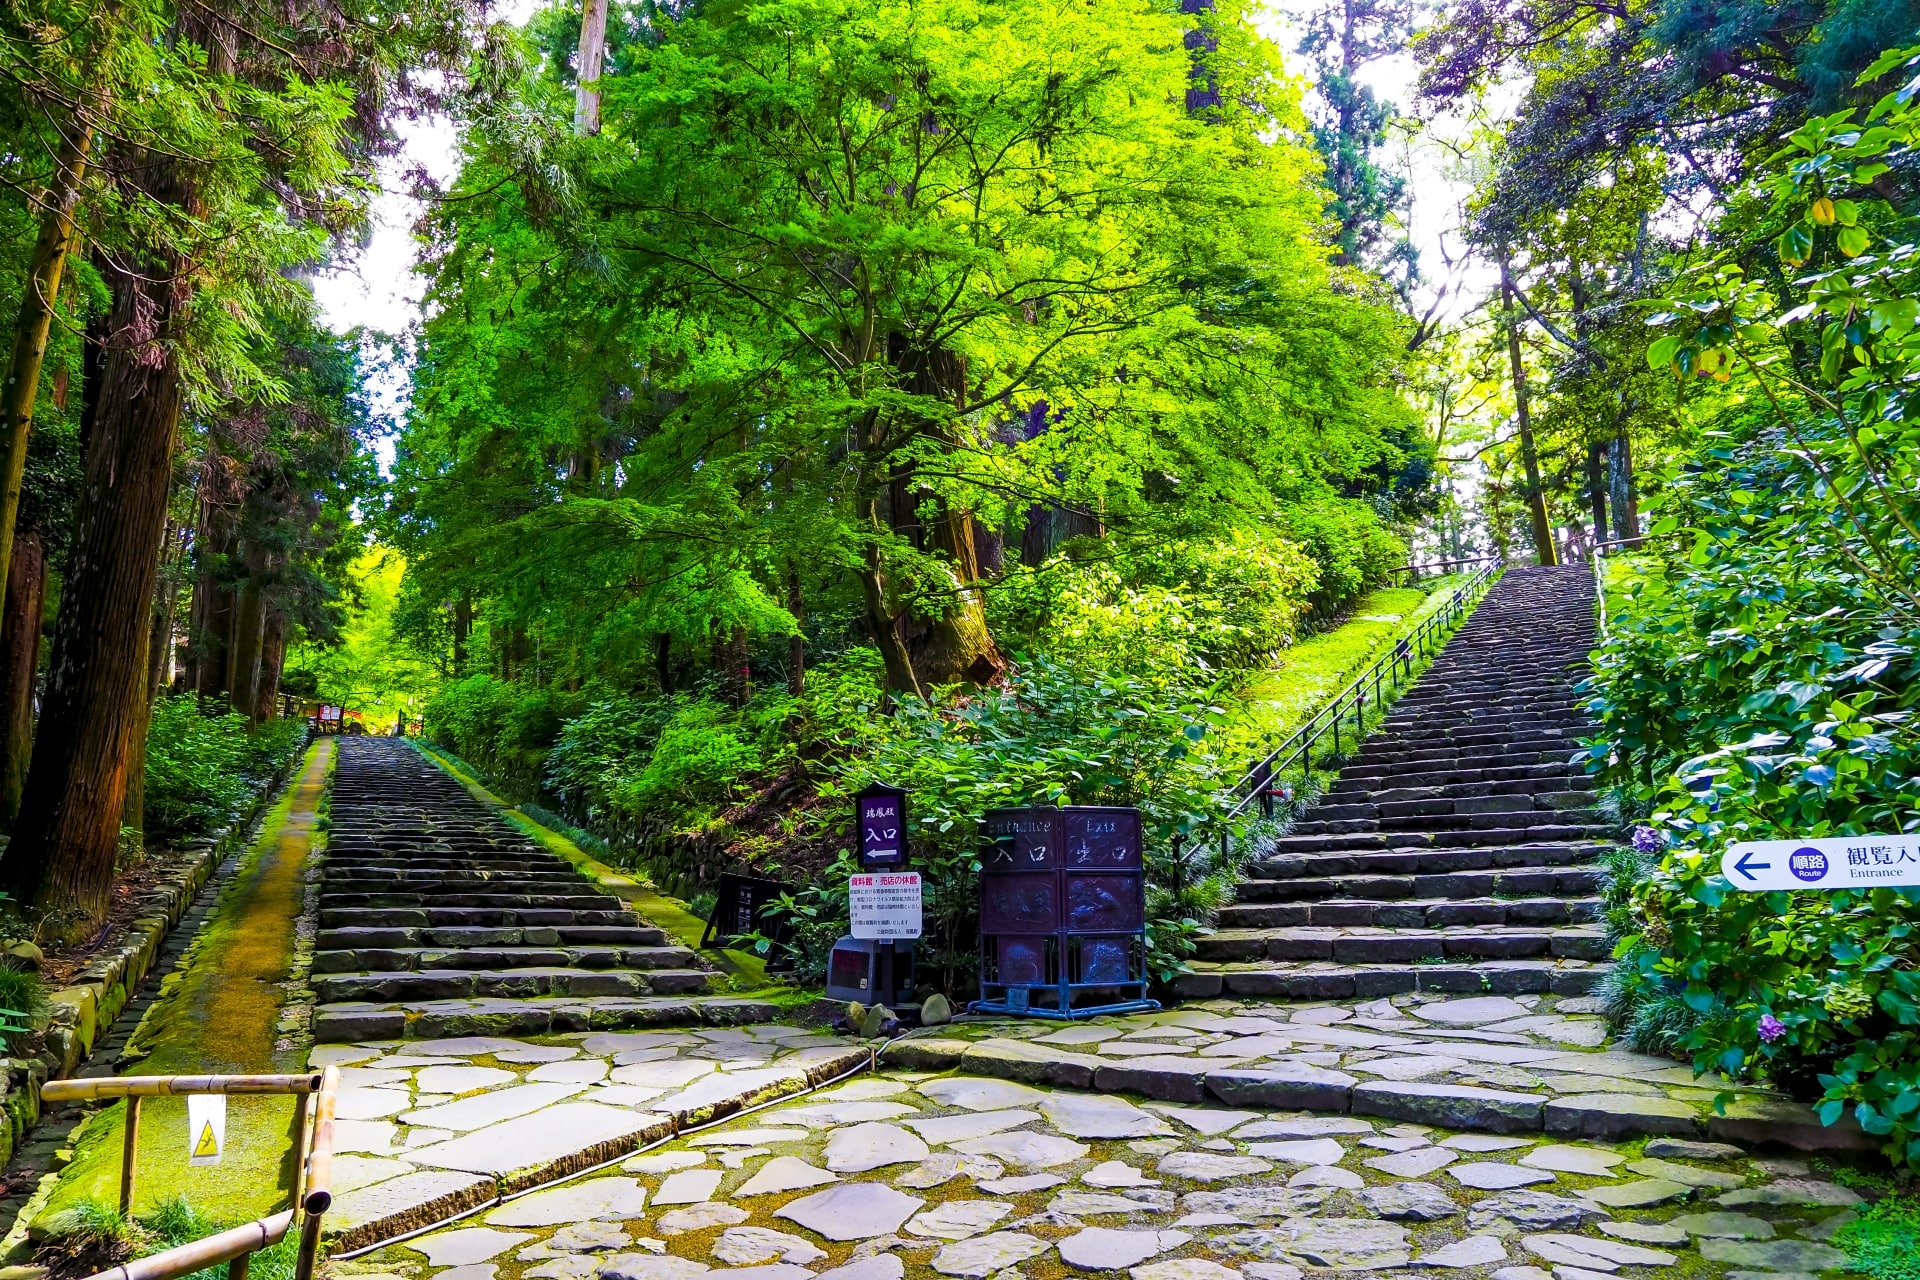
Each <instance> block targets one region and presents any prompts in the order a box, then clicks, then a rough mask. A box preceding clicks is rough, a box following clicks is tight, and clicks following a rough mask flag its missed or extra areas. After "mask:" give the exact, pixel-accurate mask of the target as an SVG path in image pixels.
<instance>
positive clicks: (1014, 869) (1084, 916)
mask: <svg viewBox="0 0 1920 1280" xmlns="http://www.w3.org/2000/svg"><path fill="white" fill-rule="evenodd" d="M983 826H984V828H985V830H984V837H985V838H984V841H983V847H982V849H981V853H980V999H979V1001H978V1002H977V1003H975V1005H974V1006H973V1007H974V1010H975V1011H976V1012H980V1013H1018V1014H1032V1015H1033V1016H1035V1017H1042V1018H1090V1017H1093V1016H1095V1015H1096V1014H1103V1013H1129V1012H1135V1011H1138V1010H1142V1009H1158V1008H1159V1007H1160V1005H1159V1003H1158V1002H1157V1001H1154V1000H1149V999H1147V966H1146V958H1147V957H1146V928H1147V918H1146V873H1145V869H1144V866H1143V864H1142V861H1141V856H1140V811H1139V810H1138V809H1118V808H1104V807H1097V806H1092V805H1085V806H1082V805H1075V806H1071V807H1068V808H1032V809H993V810H989V811H988V813H987V815H986V818H985V821H984V823H983Z"/></svg>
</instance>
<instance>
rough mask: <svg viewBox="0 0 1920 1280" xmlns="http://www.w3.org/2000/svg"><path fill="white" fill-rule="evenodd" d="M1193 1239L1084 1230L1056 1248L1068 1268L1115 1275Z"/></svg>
mask: <svg viewBox="0 0 1920 1280" xmlns="http://www.w3.org/2000/svg"><path fill="white" fill-rule="evenodd" d="M1191 1239H1193V1237H1192V1236H1190V1235H1188V1234H1187V1233H1186V1232H1184V1231H1113V1230H1109V1229H1108V1228H1106V1227H1084V1228H1082V1229H1081V1230H1080V1231H1078V1232H1076V1233H1075V1234H1073V1235H1070V1236H1068V1237H1067V1238H1066V1239H1064V1240H1061V1241H1059V1242H1058V1244H1057V1245H1056V1246H1055V1247H1056V1248H1058V1249H1059V1250H1060V1257H1061V1258H1062V1259H1063V1260H1064V1261H1065V1262H1066V1263H1067V1265H1068V1266H1072V1267H1079V1268H1080V1269H1081V1270H1082V1271H1117V1270H1119V1269H1121V1268H1123V1267H1132V1266H1135V1265H1137V1264H1139V1263H1142V1262H1145V1261H1146V1260H1147V1259H1148V1258H1151V1257H1153V1256H1155V1255H1156V1254H1162V1253H1165V1252H1167V1250H1169V1249H1178V1248H1179V1247H1180V1246H1181V1245H1183V1244H1185V1243H1187V1241H1189V1240H1191Z"/></svg>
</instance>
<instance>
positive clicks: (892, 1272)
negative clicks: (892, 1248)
mask: <svg viewBox="0 0 1920 1280" xmlns="http://www.w3.org/2000/svg"><path fill="white" fill-rule="evenodd" d="M906 1274H907V1264H906V1263H904V1262H902V1261H901V1260H900V1255H899V1254H896V1253H876V1254H874V1255H873V1256H872V1257H871V1258H861V1259H859V1260H858V1261H856V1262H849V1263H847V1265H845V1266H844V1267H835V1268H833V1269H832V1270H831V1271H822V1272H821V1273H820V1276H819V1280H902V1278H903V1277H904V1276H905V1275H906Z"/></svg>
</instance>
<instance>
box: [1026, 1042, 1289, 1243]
mask: <svg viewBox="0 0 1920 1280" xmlns="http://www.w3.org/2000/svg"><path fill="white" fill-rule="evenodd" d="M1042 1039H1045V1037H1042ZM1147 1106H1148V1108H1149V1109H1150V1110H1153V1111H1158V1112H1159V1113H1160V1114H1161V1115H1163V1116H1171V1117H1172V1118H1174V1119H1175V1120H1178V1121H1179V1122H1180V1123H1181V1124H1183V1125H1186V1126H1187V1128H1189V1129H1192V1130H1193V1131H1194V1132H1195V1133H1198V1134H1202V1135H1204V1136H1206V1137H1209V1138H1211V1137H1214V1136H1216V1135H1217V1134H1222V1133H1225V1132H1227V1131H1228V1130H1229V1129H1233V1128H1235V1127H1237V1126H1239V1125H1243V1124H1246V1123H1247V1122H1248V1121H1249V1120H1258V1119H1259V1118H1260V1113H1259V1112H1258V1111H1220V1110H1214V1109H1211V1108H1209V1109H1206V1110H1200V1109H1197V1108H1193V1107H1176V1106H1172V1105H1170V1104H1168V1103H1165V1102H1150V1103H1148V1104H1147ZM1288 1136H1292V1135H1288ZM1153 1265H1154V1266H1156V1267H1164V1266H1168V1265H1171V1264H1168V1263H1164V1262H1156V1263H1154V1264H1153ZM1139 1270H1143V1271H1144V1270H1147V1268H1145V1267H1142V1268H1139Z"/></svg>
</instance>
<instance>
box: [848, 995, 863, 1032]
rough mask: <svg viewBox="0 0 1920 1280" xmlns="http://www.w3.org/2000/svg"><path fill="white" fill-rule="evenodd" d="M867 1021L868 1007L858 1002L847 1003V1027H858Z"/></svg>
mask: <svg viewBox="0 0 1920 1280" xmlns="http://www.w3.org/2000/svg"><path fill="white" fill-rule="evenodd" d="M866 1020H867V1006H865V1005H864V1004H861V1003H860V1002H859V1001H858V1000H850V1001H848V1002H847V1025H848V1026H850V1027H858V1026H860V1025H861V1024H862V1023H864V1022H865V1021H866Z"/></svg>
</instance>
